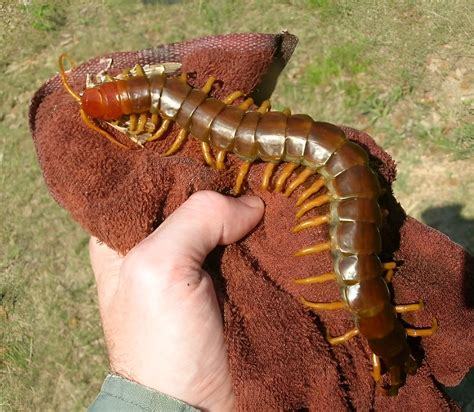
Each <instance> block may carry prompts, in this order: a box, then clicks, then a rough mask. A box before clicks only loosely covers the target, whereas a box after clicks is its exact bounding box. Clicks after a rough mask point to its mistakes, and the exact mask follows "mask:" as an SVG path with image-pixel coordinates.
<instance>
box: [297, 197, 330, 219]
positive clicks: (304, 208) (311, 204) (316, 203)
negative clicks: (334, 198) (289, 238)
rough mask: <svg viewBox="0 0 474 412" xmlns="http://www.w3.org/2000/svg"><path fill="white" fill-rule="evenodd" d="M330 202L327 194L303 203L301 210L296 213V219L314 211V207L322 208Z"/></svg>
mask: <svg viewBox="0 0 474 412" xmlns="http://www.w3.org/2000/svg"><path fill="white" fill-rule="evenodd" d="M330 200H331V197H330V196H329V195H328V194H325V195H321V196H318V197H316V198H315V199H313V200H311V201H309V202H307V203H305V204H304V205H303V206H301V208H300V209H299V210H298V212H296V218H297V219H299V218H300V217H301V216H303V215H304V214H305V213H307V212H309V211H310V210H311V209H314V208H315V207H319V206H322V205H324V204H326V203H328V202H329V201H330Z"/></svg>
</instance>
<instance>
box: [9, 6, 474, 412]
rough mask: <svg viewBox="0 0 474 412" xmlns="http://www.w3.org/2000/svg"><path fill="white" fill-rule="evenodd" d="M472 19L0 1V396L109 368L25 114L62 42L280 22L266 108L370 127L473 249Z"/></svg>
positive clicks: (33, 406)
mask: <svg viewBox="0 0 474 412" xmlns="http://www.w3.org/2000/svg"><path fill="white" fill-rule="evenodd" d="M473 15H474V14H473V8H472V2H470V1H468V0H465V1H456V2H449V6H448V2H431V1H403V2H392V1H390V2H388V1H382V2H373V1H369V0H362V1H359V2H353V1H330V0H306V1H304V0H301V1H297V0H286V1H283V0H282V1H271V2H270V1H254V0H251V1H246V2H243V1H218V0H211V1H179V0H161V1H160V0H142V1H131V0H130V1H125V0H97V1H94V2H89V1H85V0H76V1H73V0H65V1H39V0H22V1H17V0H15V1H14V0H0V44H1V47H0V71H1V73H2V76H0V182H1V192H0V203H1V205H2V207H1V210H0V221H1V222H2V225H1V231H0V241H1V244H2V248H1V249H0V270H1V278H0V296H1V303H0V324H1V334H2V340H1V342H0V364H1V375H0V388H1V389H0V390H1V391H2V392H0V408H1V409H2V410H82V409H83V408H84V407H85V406H86V405H88V404H89V403H90V402H91V401H92V400H93V398H94V396H95V395H96V393H97V392H98V389H99V387H100V383H101V381H102V379H103V377H104V375H105V373H106V371H107V362H106V358H105V350H104V346H103V342H102V337H101V330H100V323H99V317H98V313H97V308H96V297H95V286H94V282H93V277H92V273H91V270H90V268H89V264H88V256H87V247H86V246H87V242H88V235H87V233H85V232H84V231H83V230H82V229H81V228H80V227H79V226H78V225H77V224H76V223H75V222H74V221H72V219H71V218H70V217H69V216H68V214H67V213H66V212H65V211H64V210H62V209H61V208H60V207H59V206H58V205H57V204H55V202H54V201H53V200H52V198H51V197H50V195H49V194H48V191H47V188H46V186H45V183H44V182H43V179H42V176H41V171H40V169H39V166H38V163H37V160H36V154H35V150H34V146H33V143H32V140H31V137H30V134H29V130H28V125H27V112H28V106H29V99H30V98H31V97H32V95H33V93H34V92H35V90H36V89H37V88H38V87H39V86H40V85H41V84H42V83H43V82H44V81H45V80H46V79H48V78H49V77H51V76H52V75H54V73H55V72H57V70H58V69H57V58H58V56H59V55H60V54H61V53H63V52H67V53H68V54H69V55H71V56H73V57H74V59H75V60H76V61H78V62H81V61H84V60H87V59H89V58H91V57H94V56H97V55H100V54H103V53H107V52H111V51H122V50H132V49H144V48H148V47H152V46H155V45H159V44H163V43H169V42H174V41H180V40H185V39H191V38H195V37H200V36H204V35H209V34H221V33H228V32H244V31H260V32H279V31H281V30H282V29H287V30H288V31H290V32H291V33H293V34H296V35H297V36H298V37H299V39H300V42H299V45H298V47H297V49H296V51H295V54H294V56H293V58H292V60H291V61H290V63H289V65H288V66H287V68H286V69H285V71H284V72H283V73H282V76H281V78H280V81H279V83H278V85H277V88H276V91H275V94H274V96H273V102H274V106H275V108H276V109H278V108H283V107H290V108H292V110H293V112H295V113H296V112H301V113H308V114H309V115H311V116H312V117H314V118H315V119H319V120H327V121H329V122H332V123H336V124H346V125H349V126H352V127H355V128H358V129H362V130H365V131H367V132H368V133H369V134H371V135H372V136H373V137H374V138H375V139H376V141H377V142H378V143H379V144H381V145H382V146H383V147H384V148H385V149H386V150H387V151H388V152H389V153H390V154H392V156H393V157H394V158H395V159H396V160H397V162H398V172H399V175H398V180H397V182H396V185H395V192H396V195H397V197H398V199H399V201H400V202H401V204H402V205H403V206H404V207H405V209H406V210H407V212H408V213H409V214H410V215H412V216H414V217H416V218H418V219H419V220H421V221H424V222H425V223H427V224H429V225H432V226H434V227H436V228H439V229H440V230H442V231H444V232H445V233H447V234H448V235H449V236H450V237H451V238H452V239H453V240H455V241H456V242H458V243H460V244H462V245H463V246H464V247H466V248H468V249H470V250H471V251H474V204H473V202H472V199H473V198H474V163H473V162H472V154H473V147H474V126H473V120H474V110H473V106H474V105H473V102H474V72H473V69H472V68H473V67H474V53H473V47H472V38H473V27H474V22H473ZM469 199H471V201H469Z"/></svg>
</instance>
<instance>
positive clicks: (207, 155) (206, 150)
mask: <svg viewBox="0 0 474 412" xmlns="http://www.w3.org/2000/svg"><path fill="white" fill-rule="evenodd" d="M201 149H202V155H203V156H204V160H205V161H206V163H207V164H208V165H209V166H211V167H212V168H213V169H214V168H215V167H216V164H215V161H214V157H213V156H212V153H211V146H209V143H206V142H201Z"/></svg>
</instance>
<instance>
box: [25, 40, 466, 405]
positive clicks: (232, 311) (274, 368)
mask: <svg viewBox="0 0 474 412" xmlns="http://www.w3.org/2000/svg"><path fill="white" fill-rule="evenodd" d="M296 42H297V40H296V38H295V37H294V36H292V35H290V34H288V33H282V34H278V35H268V34H231V35H225V36H215V37H205V38H202V39H197V40H192V41H188V42H183V43H175V44H171V45H166V46H160V47H156V48H153V49H148V50H143V51H138V52H125V53H114V54H111V55H110V56H107V57H109V58H112V71H113V70H118V71H119V69H122V68H126V67H131V66H133V65H134V64H136V63H140V64H148V63H154V64H156V63H160V62H172V61H176V62H180V63H182V71H183V72H186V73H189V74H190V77H189V81H190V82H191V83H192V84H193V85H195V86H196V87H200V86H202V85H203V84H204V83H205V81H206V79H207V78H208V77H209V76H211V75H212V76H216V77H217V78H218V79H219V80H220V81H221V83H220V88H218V89H217V90H214V91H213V95H214V96H215V97H218V98H222V97H224V96H226V95H228V94H229V93H230V92H232V91H234V90H242V91H243V92H244V93H246V94H252V95H253V96H255V98H256V100H257V101H258V100H260V101H261V100H263V99H265V98H266V97H268V96H269V94H270V93H271V91H272V89H273V87H274V84H275V81H276V77H277V76H278V73H279V72H280V70H281V69H282V68H283V67H284V66H285V64H286V62H287V61H288V59H289V58H290V56H291V54H292V52H293V50H294V47H295V46H296ZM106 65H107V61H104V60H102V59H100V58H95V59H92V60H90V61H88V62H86V63H84V64H81V65H80V66H78V67H77V68H76V69H75V70H73V71H72V72H70V73H68V78H69V79H70V83H71V85H72V87H73V88H75V90H81V89H83V88H84V85H85V77H86V74H88V73H89V74H95V73H97V72H99V71H100V70H102V69H104V68H105V67H106ZM317 120H327V121H331V119H317ZM102 127H104V128H106V129H107V130H108V131H110V133H111V134H113V135H114V136H116V137H117V139H122V140H121V141H123V142H126V140H123V137H121V136H120V134H119V133H118V132H116V131H114V129H112V128H110V126H108V125H104V124H102ZM30 128H31V131H32V135H33V139H34V142H35V145H36V150H37V154H38V158H39V162H40V164H41V168H42V170H43V173H44V178H45V180H46V183H47V185H48V188H49V190H50V192H51V194H52V195H53V196H54V198H55V199H56V200H57V201H58V203H59V204H60V205H61V206H63V207H64V208H66V209H67V210H68V211H69V212H70V213H71V215H72V216H73V217H74V219H76V220H77V221H78V222H79V223H80V224H81V225H82V226H83V227H84V228H85V229H86V230H87V231H88V232H89V233H91V234H92V235H94V236H96V237H98V238H99V239H100V240H102V241H103V242H105V243H106V244H108V245H109V246H111V247H112V248H114V249H116V250H117V251H119V252H121V253H126V252H127V251H128V250H129V249H130V248H132V247H133V246H134V245H135V244H137V243H138V242H139V241H141V240H142V239H143V238H144V237H146V236H147V235H148V234H149V233H150V232H152V231H153V230H154V229H155V228H156V227H157V226H158V225H159V224H160V222H162V221H163V220H164V219H165V218H166V217H167V216H169V215H170V213H172V212H173V211H174V210H175V209H176V208H177V207H179V206H180V205H181V204H182V203H183V202H184V201H185V200H186V199H187V198H188V197H189V196H190V195H191V194H192V193H194V192H196V191H198V190H215V191H218V192H221V193H225V194H228V193H230V190H231V188H232V186H233V183H234V179H235V175H236V171H237V168H238V167H239V164H240V163H241V161H240V160H239V159H238V158H236V156H234V155H228V156H227V161H226V165H227V169H226V171H224V172H217V171H215V170H212V169H211V168H209V167H208V166H206V165H205V164H204V162H203V159H202V154H201V149H200V145H199V143H198V142H197V141H196V140H194V139H193V138H192V137H191V138H189V139H188V141H187V142H186V144H185V145H184V146H183V148H182V149H181V150H180V151H179V152H178V153H177V154H176V155H174V156H171V157H162V156H161V153H163V152H164V151H165V148H167V147H169V146H170V144H171V143H172V142H173V140H174V139H175V138H176V135H177V133H178V131H179V129H178V128H177V127H176V126H174V127H173V128H172V129H171V131H170V133H169V134H167V135H166V137H165V138H164V139H163V140H158V141H155V142H150V143H147V144H146V145H145V148H144V149H140V148H138V147H137V146H134V145H133V144H132V143H129V145H130V147H131V150H123V149H120V148H118V147H117V146H115V145H112V144H111V143H110V142H109V141H108V140H106V139H105V138H103V137H102V136H100V135H98V134H97V133H96V132H94V131H92V130H91V129H89V128H88V127H87V126H85V125H84V123H83V122H82V121H81V119H80V116H79V107H78V104H77V103H76V102H75V101H74V100H73V99H72V98H71V96H70V95H69V94H68V93H67V92H66V91H65V90H64V88H63V86H62V84H61V81H60V80H59V78H58V76H56V77H54V78H53V79H51V80H49V81H48V82H46V83H45V84H44V85H43V86H42V87H41V88H40V89H39V91H38V92H37V93H36V95H35V96H34V98H33V100H32V103H31V108H30ZM344 130H345V131H346V133H347V134H348V136H349V138H350V139H352V140H354V141H356V142H358V143H359V144H361V145H362V146H363V147H365V148H366V149H367V150H368V151H369V153H370V154H371V156H372V161H373V166H374V169H375V170H377V171H378V172H379V174H380V175H381V176H382V177H383V179H384V180H385V187H386V193H385V194H384V195H383V196H382V198H381V203H382V206H383V207H384V208H386V209H387V210H388V211H389V214H388V216H387V218H386V223H385V224H384V226H383V228H382V236H383V250H384V252H383V254H382V256H381V257H382V259H383V261H389V260H392V259H394V260H396V261H397V262H398V264H399V268H398V269H397V270H396V272H395V276H394V279H393V284H392V286H393V294H394V302H396V303H397V304H401V303H414V302H417V301H419V300H420V299H423V300H424V302H425V304H426V309H425V310H423V311H419V312H416V313H409V314H406V315H403V319H404V320H406V322H407V324H410V325H414V326H415V327H416V326H428V325H430V324H431V320H432V318H433V317H435V318H436V319H437V320H438V322H439V325H440V328H439V331H438V332H437V333H436V334H435V335H434V336H432V337H429V338H423V339H419V338H413V339H410V342H411V343H412V344H413V348H414V353H415V355H416V357H417V359H419V360H420V361H422V363H421V367H420V368H419V370H418V372H417V374H416V375H415V376H409V377H408V378H407V382H406V385H405V386H403V387H402V388H401V390H400V393H399V395H398V396H396V397H385V396H381V395H380V394H379V393H378V392H377V390H376V387H375V384H374V381H373V379H372V377H371V376H370V373H369V371H370V359H369V354H370V351H369V349H368V346H367V344H366V342H365V340H364V339H363V338H361V337H355V338H353V339H352V340H350V341H349V342H347V343H345V344H342V345H338V346H330V345H329V344H328V343H327V342H326V339H325V337H324V335H325V330H326V329H329V330H330V331H331V333H332V334H333V335H338V334H342V333H344V332H346V331H347V330H349V329H351V328H352V327H353V326H352V325H353V322H352V319H351V317H350V314H348V313H347V312H345V311H343V310H340V311H328V312H318V313H316V312H313V311H311V310H309V309H307V308H305V307H303V305H302V304H301V303H300V302H299V300H298V298H299V297H300V296H304V297H305V298H306V299H309V300H313V301H317V302H321V301H322V302H328V301H333V300H337V299H338V288H337V286H336V284H335V283H334V282H327V283H325V284H319V285H307V286H299V285H296V284H294V283H293V282H292V280H293V279H296V278H302V277H307V276H312V275H317V274H322V273H326V272H329V271H331V270H332V262H331V257H330V255H329V253H321V254H319V255H310V256H304V257H295V256H293V252H294V251H296V250H297V249H299V248H301V247H305V246H309V245H312V244H315V243H318V242H323V241H326V240H327V238H328V233H327V228H325V227H324V226H321V227H319V228H317V229H309V230H305V231H303V232H301V233H298V234H293V233H291V232H290V229H291V228H292V227H293V226H294V224H295V216H294V215H295V210H296V209H295V199H296V198H297V196H298V194H299V193H301V191H302V190H303V189H302V188H300V189H298V190H297V191H296V192H295V194H293V195H292V196H291V197H290V198H286V197H284V196H282V195H281V194H276V193H273V192H271V191H267V192H262V191H261V190H260V189H259V186H260V181H261V176H262V171H263V168H264V164H261V163H260V164H258V163H257V164H255V165H254V166H252V167H251V169H250V173H249V176H248V183H247V185H246V186H245V190H244V191H245V192H246V193H248V194H251V193H253V194H257V195H258V196H260V197H261V198H262V199H263V200H264V201H265V204H266V212H265V217H264V219H263V220H262V222H261V223H260V224H259V226H257V228H256V229H255V230H254V231H253V232H252V233H251V234H250V235H248V236H247V237H246V238H245V239H243V240H242V241H240V242H238V243H236V244H233V245H230V246H228V247H225V248H224V247H223V248H218V249H216V250H215V251H214V252H213V253H211V255H210V256H209V257H208V259H207V261H206V263H205V265H206V269H207V270H208V271H209V272H210V273H211V274H212V275H213V278H214V281H215V284H216V288H217V291H218V295H219V297H220V302H221V304H222V310H223V314H224V319H225V334H226V340H227V344H228V349H229V356H230V364H231V370H232V376H233V380H234V385H235V391H236V395H237V409H238V410H249V411H253V410H298V409H303V408H309V409H310V410H334V411H338V410H347V409H358V410H359V409H360V410H370V409H376V410H378V409H380V410H382V409H383V410H404V409H405V410H406V409H408V410H413V409H416V410H427V411H428V410H430V411H433V410H446V409H449V408H452V407H453V404H452V402H451V401H450V400H448V399H447V398H446V397H445V395H443V393H442V392H441V391H440V389H439V384H438V382H439V383H442V384H445V385H448V386H452V385H455V384H457V383H459V381H460V380H461V379H462V377H463V376H464V375H465V374H466V372H467V371H468V370H469V368H470V367H471V366H472V365H474V330H473V326H472V325H473V324H474V311H473V309H472V308H473V306H474V302H473V296H474V293H473V291H474V288H473V275H472V274H473V266H474V265H473V260H472V257H471V256H470V255H468V253H467V252H465V251H464V250H463V249H462V248H461V247H460V246H459V245H457V244H455V243H453V242H451V241H450V240H449V239H448V238H447V237H446V236H445V235H443V234H441V233H440V232H438V231H436V230H434V229H431V228H429V227H427V226H424V225H423V224H421V223H419V222H417V221H415V220H414V219H411V218H409V217H406V216H405V213H404V212H403V209H402V208H401V207H400V205H399V204H398V203H397V201H396V200H395V199H394V197H393V196H392V194H391V189H390V185H391V183H392V182H393V181H394V179H395V164H394V162H393V160H392V159H391V158H390V156H389V155H388V154H387V153H385V152H384V151H383V150H382V149H380V148H379V147H378V146H377V145H376V144H375V143H374V141H373V140H372V139H371V138H370V137H369V136H368V135H367V134H365V133H361V132H358V131H356V130H353V129H349V128H344ZM324 210H325V209H324V207H322V208H320V209H319V210H318V213H323V212H324ZM236 219H238V216H236Z"/></svg>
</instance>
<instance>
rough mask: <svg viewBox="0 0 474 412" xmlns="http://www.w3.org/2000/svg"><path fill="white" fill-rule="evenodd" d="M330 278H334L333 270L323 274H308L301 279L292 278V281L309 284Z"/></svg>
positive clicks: (326, 280) (298, 283) (322, 281)
mask: <svg viewBox="0 0 474 412" xmlns="http://www.w3.org/2000/svg"><path fill="white" fill-rule="evenodd" d="M330 280H336V274H335V273H334V272H329V273H324V274H323V275H317V276H310V277H307V278H302V279H294V280H293V283H296V284H297V285H311V284H313V283H324V282H328V281H330Z"/></svg>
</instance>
